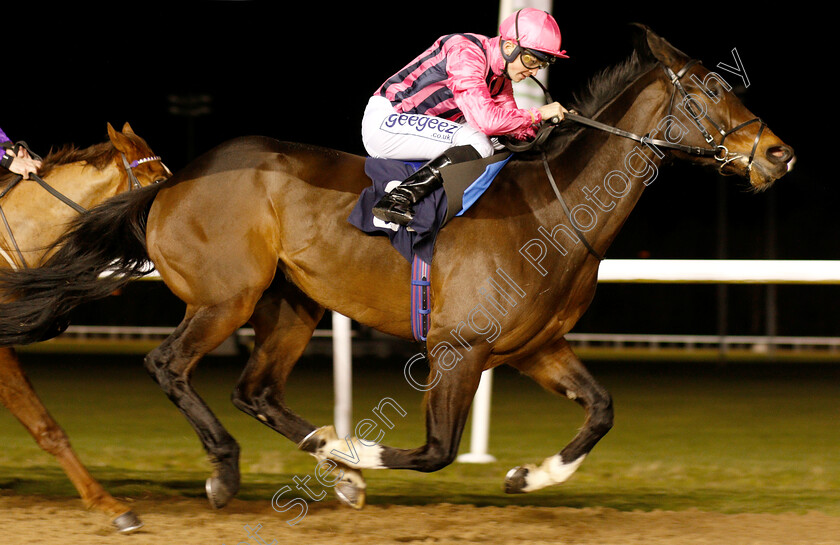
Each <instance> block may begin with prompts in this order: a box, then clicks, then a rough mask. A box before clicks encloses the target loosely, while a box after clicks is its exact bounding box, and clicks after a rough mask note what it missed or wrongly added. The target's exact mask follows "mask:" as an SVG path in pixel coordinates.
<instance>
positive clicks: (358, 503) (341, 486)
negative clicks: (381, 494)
mask: <svg viewBox="0 0 840 545" xmlns="http://www.w3.org/2000/svg"><path fill="white" fill-rule="evenodd" d="M335 495H336V496H338V499H339V500H341V503H343V504H345V505H349V506H350V507H352V508H353V509H361V508H362V507H364V506H365V498H366V497H367V494H366V489H365V488H364V487H360V486H358V485H357V484H355V483H352V482H350V481H341V482H339V483H338V484H336V485H335Z"/></svg>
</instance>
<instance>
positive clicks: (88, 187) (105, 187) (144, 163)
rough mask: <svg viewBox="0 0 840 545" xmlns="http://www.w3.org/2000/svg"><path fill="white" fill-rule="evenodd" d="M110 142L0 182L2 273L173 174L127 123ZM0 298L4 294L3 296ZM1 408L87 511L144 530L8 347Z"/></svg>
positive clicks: (0, 363) (1, 365) (33, 263)
mask: <svg viewBox="0 0 840 545" xmlns="http://www.w3.org/2000/svg"><path fill="white" fill-rule="evenodd" d="M108 136H109V141H108V142H105V143H102V144H97V145H95V146H91V147H89V148H87V149H76V148H73V147H65V148H62V149H59V150H56V151H54V152H52V153H50V154H48V155H47V157H46V158H44V160H43V163H42V166H41V169H40V171H39V174H38V178H39V179H40V181H36V180H35V179H25V180H24V179H21V178H20V177H19V176H17V175H14V174H11V173H10V174H7V175H4V176H2V177H0V215H1V216H2V219H3V223H2V224H0V253H2V257H3V259H0V268H4V269H6V270H7V271H8V270H16V269H27V268H28V267H37V266H38V265H39V264H40V263H41V261H42V260H43V258H44V257H45V256H46V255H47V249H48V248H50V246H51V245H52V244H53V243H54V242H55V241H56V240H57V239H58V238H59V236H60V235H61V234H62V233H63V232H64V230H65V229H67V225H68V223H69V222H70V221H71V220H72V219H73V218H75V217H77V216H78V215H79V212H84V210H85V209H88V208H92V207H94V206H96V205H97V204H99V203H101V202H102V201H104V200H105V199H107V198H110V197H113V196H114V195H116V194H118V193H120V192H123V191H127V190H130V189H137V188H139V187H141V186H146V185H149V184H151V183H154V182H160V181H163V180H164V179H166V178H167V177H169V176H170V175H171V173H170V172H169V171H168V170H167V169H166V167H165V166H164V165H163V163H161V162H160V160H159V158H157V157H155V156H154V154H153V153H152V150H151V149H149V146H148V145H147V144H146V142H145V141H143V139H142V138H140V137H139V136H137V135H136V134H135V133H134V131H133V130H132V129H131V127H130V126H129V124H128V123H126V124H125V125H124V127H123V130H122V132H119V131H116V130H115V129H114V128H113V127H112V126H111V125H110V124H109V125H108ZM41 181H42V182H44V184H43V185H42V183H41ZM0 295H4V294H3V292H2V291H0ZM6 295H7V294H6ZM4 296H5V295H4ZM0 402H2V403H3V405H5V406H6V407H7V408H8V409H9V410H10V411H11V412H12V414H14V415H15V417H16V418H17V419H18V420H20V422H21V423H22V424H23V425H24V426H25V427H26V429H27V430H28V431H29V433H31V434H32V437H34V438H35V441H36V442H37V443H38V446H40V447H41V448H42V449H44V450H45V451H47V452H49V453H50V454H52V455H53V456H55V457H56V458H57V459H58V462H59V463H60V464H61V466H62V467H63V468H64V471H65V472H66V473H67V476H68V477H69V478H70V480H71V481H72V482H73V485H74V486H75V487H76V489H77V490H78V491H79V494H80V495H81V497H82V500H83V501H84V502H85V504H86V505H87V506H88V507H90V508H93V509H97V510H99V511H102V512H104V513H106V514H107V515H109V516H110V517H112V519H113V521H114V524H115V525H116V526H117V528H119V529H120V530H121V531H126V532H127V531H131V530H134V529H136V528H138V527H139V526H140V525H141V523H140V521H139V519H138V518H137V517H136V516H135V515H134V514H133V513H132V512H131V511H130V509H129V508H128V506H127V505H125V504H123V503H122V502H119V501H117V500H115V499H114V498H113V497H112V496H111V495H110V494H108V492H106V491H105V490H104V489H103V488H102V485H100V484H99V483H98V482H97V481H96V480H95V479H94V478H93V477H92V476H91V475H90V473H89V472H88V471H87V469H86V468H85V466H84V465H83V464H82V462H81V461H79V459H78V457H77V456H76V453H75V452H74V451H73V449H72V448H71V446H70V442H69V440H68V438H67V436H66V435H65V433H64V431H63V430H62V429H61V427H60V426H59V425H58V424H57V423H56V422H55V421H54V420H53V418H52V417H51V416H50V414H49V412H48V411H47V409H46V408H45V407H44V405H43V404H42V403H41V401H40V400H39V399H38V396H37V395H36V394H35V391H34V390H33V389H32V385H31V384H30V382H29V380H28V379H27V377H26V375H25V374H24V372H23V370H22V368H21V365H20V361H19V360H18V357H17V354H16V353H15V350H14V349H13V348H12V347H11V346H9V345H8V344H3V346H2V347H0Z"/></svg>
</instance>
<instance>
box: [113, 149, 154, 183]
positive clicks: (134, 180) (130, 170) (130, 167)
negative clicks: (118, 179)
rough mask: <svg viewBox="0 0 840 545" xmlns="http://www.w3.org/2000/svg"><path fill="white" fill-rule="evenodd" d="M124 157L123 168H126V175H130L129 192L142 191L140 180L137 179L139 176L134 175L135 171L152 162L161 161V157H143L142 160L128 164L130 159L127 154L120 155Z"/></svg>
mask: <svg viewBox="0 0 840 545" xmlns="http://www.w3.org/2000/svg"><path fill="white" fill-rule="evenodd" d="M120 155H121V156H122V161H123V168H125V173H126V174H127V175H128V190H129V191H131V190H132V189H140V188H141V187H143V186H142V185H141V184H140V180H138V179H137V176H135V174H134V169H135V168H137V167H138V166H140V165H142V164H143V163H150V162H152V161H160V160H161V158H160V156H159V155H152V156H149V157H143V158H142V159H135V160H134V161H132V162H130V163H129V162H128V159H127V158H126V156H125V153H121V154H120Z"/></svg>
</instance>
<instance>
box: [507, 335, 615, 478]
mask: <svg viewBox="0 0 840 545" xmlns="http://www.w3.org/2000/svg"><path fill="white" fill-rule="evenodd" d="M513 366H514V367H516V368H517V369H519V370H520V371H522V372H523V373H524V374H526V375H528V376H530V377H531V378H533V379H534V380H535V381H536V382H537V383H538V384H540V385H541V386H542V387H544V388H545V389H547V390H548V391H550V392H554V393H557V394H560V395H564V396H566V397H568V398H569V399H572V400H574V401H577V402H578V403H579V404H580V405H581V406H582V407H583V408H584V410H585V411H586V421H585V422H584V425H583V427H582V428H581V430H580V431H579V432H578V434H577V435H576V436H575V438H574V439H573V440H572V442H571V443H569V444H568V445H567V446H566V447H565V448H564V449H563V450H561V451H560V452H559V453H558V454H555V455H554V456H551V457H549V458H546V459H545V461H543V463H542V464H541V465H540V466H536V465H533V464H528V465H524V466H521V467H517V468H514V469H511V470H510V471H509V472H508V474H507V477H506V478H505V491H506V492H508V493H519V492H531V491H534V490H538V489H540V488H544V487H546V486H550V485H552V484H558V483H562V482H564V481H566V480H567V479H568V478H569V477H571V476H572V474H573V473H574V472H575V471H576V470H577V468H578V467H579V466H580V464H581V463H582V462H583V459H584V458H585V457H586V455H587V454H588V453H589V452H590V451H591V450H592V448H593V447H594V446H595V444H596V443H597V442H598V441H600V440H601V438H602V437H604V435H606V433H607V432H608V431H609V430H610V428H612V423H613V407H612V399H611V397H610V395H609V393H608V392H607V391H606V390H605V389H604V388H603V387H601V385H600V384H598V383H597V382H596V381H595V379H594V378H593V377H592V375H590V374H589V372H588V371H587V370H586V368H585V367H584V366H583V364H582V363H581V362H580V360H579V359H578V358H577V356H575V354H574V353H573V352H572V349H571V347H570V346H569V343H568V342H567V341H566V340H565V339H560V341H559V342H557V343H555V344H554V345H551V346H549V347H546V348H545V349H544V350H543V351H542V353H541V354H539V356H538V357H537V358H535V359H534V360H533V361H529V362H525V363H521V364H514V365H513Z"/></svg>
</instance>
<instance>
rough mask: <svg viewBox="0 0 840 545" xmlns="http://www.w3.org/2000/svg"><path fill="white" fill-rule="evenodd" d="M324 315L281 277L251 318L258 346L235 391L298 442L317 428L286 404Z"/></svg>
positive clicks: (235, 398) (238, 402) (248, 408)
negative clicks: (288, 390) (296, 372)
mask: <svg viewBox="0 0 840 545" xmlns="http://www.w3.org/2000/svg"><path fill="white" fill-rule="evenodd" d="M323 315H324V308H323V307H321V306H319V305H318V304H317V303H315V302H314V301H312V300H311V299H309V298H308V297H306V296H305V295H303V294H302V293H301V292H300V291H299V290H298V289H297V287H295V286H294V285H293V284H290V283H288V282H286V281H285V280H281V279H275V284H273V285H272V287H271V288H269V289H268V290H266V292H265V293H264V294H263V296H262V298H261V299H260V301H259V302H258V303H257V306H256V308H255V309H254V314H253V316H251V319H250V320H249V322H250V324H251V325H252V326H253V328H254V348H253V350H252V351H251V357H250V358H249V359H248V363H247V364H246V365H245V369H244V370H243V371H242V375H241V376H240V378H239V381H238V383H237V385H236V388H235V389H234V391H233V395H232V396H231V400H232V402H233V404H234V405H235V406H236V407H237V408H239V409H240V410H241V411H243V412H245V413H247V414H249V415H251V416H253V417H254V418H256V419H257V420H259V421H260V422H262V423H263V424H265V425H266V426H268V427H270V428H271V429H273V430H275V431H277V432H279V433H281V434H282V435H283V436H285V437H287V438H288V439H290V440H291V441H293V442H294V443H295V444H297V443H300V441H301V440H302V439H303V438H304V437H306V436H307V435H309V433H310V432H311V431H312V430H313V429H315V427H314V426H313V425H312V424H311V423H309V422H308V421H306V420H305V419H303V418H301V417H300V416H298V415H297V414H295V413H294V412H292V411H291V410H289V408H288V407H287V406H286V402H285V386H286V381H287V380H288V378H289V374H290V373H291V371H292V369H293V368H294V366H295V364H296V363H297V361H298V359H299V358H300V356H301V354H303V351H304V349H305V348H306V345H307V344H309V340H310V339H311V338H312V333H313V332H314V331H315V328H316V327H317V325H318V322H319V321H320V320H321V317H322V316H323Z"/></svg>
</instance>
